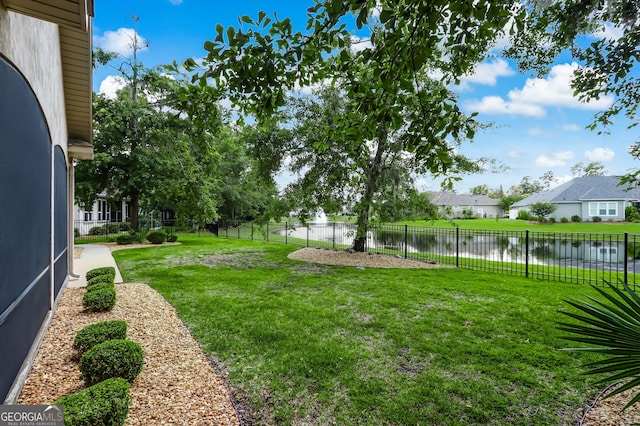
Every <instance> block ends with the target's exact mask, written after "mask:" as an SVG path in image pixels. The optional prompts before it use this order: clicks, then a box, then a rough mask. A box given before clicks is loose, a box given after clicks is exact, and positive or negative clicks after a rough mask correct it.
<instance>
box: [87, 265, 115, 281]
mask: <svg viewBox="0 0 640 426" xmlns="http://www.w3.org/2000/svg"><path fill="white" fill-rule="evenodd" d="M107 274H109V275H113V276H114V277H115V276H116V268H114V267H113V266H103V267H102V268H95V269H92V270H90V271H88V272H87V274H86V278H87V281H89V280H90V279H91V278H93V277H97V276H98V275H107Z"/></svg>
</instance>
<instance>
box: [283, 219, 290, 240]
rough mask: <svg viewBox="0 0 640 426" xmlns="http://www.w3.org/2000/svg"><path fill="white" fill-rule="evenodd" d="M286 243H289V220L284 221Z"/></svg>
mask: <svg viewBox="0 0 640 426" xmlns="http://www.w3.org/2000/svg"><path fill="white" fill-rule="evenodd" d="M284 243H285V244H288V243H289V222H285V223H284Z"/></svg>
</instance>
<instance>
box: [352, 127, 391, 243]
mask: <svg viewBox="0 0 640 426" xmlns="http://www.w3.org/2000/svg"><path fill="white" fill-rule="evenodd" d="M386 141H387V129H386V126H385V125H384V124H383V125H381V126H380V128H379V130H378V148H377V150H376V155H375V157H374V158H373V159H372V160H371V164H370V165H369V167H368V170H367V175H366V182H365V187H364V193H363V194H362V198H361V199H360V203H359V207H358V209H357V213H358V218H357V219H356V236H355V238H354V239H353V250H355V251H359V252H364V251H365V250H366V246H367V231H368V229H369V213H370V212H371V203H372V202H373V194H374V193H375V190H376V188H377V186H378V178H379V177H380V174H381V172H382V154H383V153H384V150H385V145H386Z"/></svg>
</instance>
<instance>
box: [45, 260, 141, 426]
mask: <svg viewBox="0 0 640 426" xmlns="http://www.w3.org/2000/svg"><path fill="white" fill-rule="evenodd" d="M86 276H87V290H86V292H85V294H84V296H83V298H82V303H83V305H84V306H85V307H87V308H88V309H89V310H91V311H105V310H111V309H112V308H113V307H114V306H115V303H116V292H115V287H114V284H113V279H114V277H115V268H113V267H103V268H96V269H93V270H91V271H89V272H87V274H86ZM126 337H127V323H126V322H125V321H122V320H110V321H101V322H98V323H94V324H90V325H88V326H86V327H84V328H83V329H82V330H80V331H79V332H78V333H77V334H76V336H75V339H74V341H73V347H74V349H76V351H77V352H78V355H80V361H79V368H80V372H81V374H82V378H83V379H84V381H85V384H86V386H88V387H87V388H85V389H83V390H80V391H78V392H75V393H72V394H70V395H67V396H65V397H63V398H60V399H58V400H57V401H55V402H54V403H53V404H56V405H63V406H64V414H65V419H64V420H65V422H64V424H65V425H82V426H84V425H116V426H120V425H123V424H124V421H125V419H126V417H127V415H128V414H129V404H130V402H131V398H130V396H129V383H130V382H132V381H133V380H134V379H135V378H136V377H137V376H138V374H140V370H141V369H142V365H143V362H144V359H143V351H142V347H141V346H140V345H139V344H137V343H135V342H132V341H130V340H126Z"/></svg>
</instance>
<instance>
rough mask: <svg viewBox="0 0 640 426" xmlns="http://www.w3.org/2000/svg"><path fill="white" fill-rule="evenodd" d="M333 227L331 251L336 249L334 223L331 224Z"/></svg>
mask: <svg viewBox="0 0 640 426" xmlns="http://www.w3.org/2000/svg"><path fill="white" fill-rule="evenodd" d="M331 223H332V225H333V238H332V240H333V249H334V250H335V249H336V223H335V222H331Z"/></svg>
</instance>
